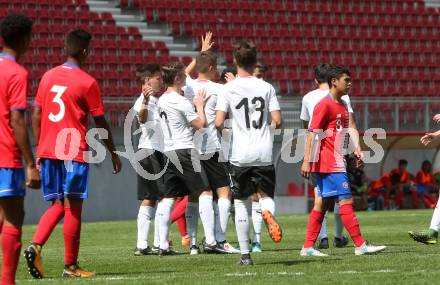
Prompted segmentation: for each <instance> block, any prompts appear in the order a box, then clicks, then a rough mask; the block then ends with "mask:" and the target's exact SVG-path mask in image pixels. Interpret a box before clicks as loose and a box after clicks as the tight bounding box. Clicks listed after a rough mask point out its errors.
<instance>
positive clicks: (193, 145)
mask: <svg viewBox="0 0 440 285" xmlns="http://www.w3.org/2000/svg"><path fill="white" fill-rule="evenodd" d="M0 32H1V36H2V38H3V44H4V46H3V50H2V53H0V69H1V70H2V73H1V74H0V109H1V113H2V115H1V117H0V133H1V135H2V142H1V143H0V152H1V153H2V156H1V157H0V177H1V180H0V207H1V210H2V216H1V218H2V220H1V224H2V226H1V236H2V243H1V246H2V254H3V259H2V284H14V282H15V272H16V268H17V264H18V260H19V253H20V249H21V227H22V223H23V218H24V210H23V199H24V196H25V188H24V184H25V185H26V186H27V187H29V188H40V186H42V189H43V197H44V199H45V200H46V201H48V202H50V203H51V206H50V207H49V208H48V209H47V211H46V212H45V213H44V214H43V216H42V217H41V219H40V221H39V223H38V227H37V230H36V232H35V235H34V237H33V240H32V243H31V245H29V246H28V247H27V248H26V249H25V251H24V256H25V259H26V262H27V265H28V268H29V272H30V274H31V275H32V276H33V277H34V278H43V277H44V276H45V274H44V269H43V265H42V259H41V252H42V248H43V246H44V245H45V243H46V242H47V240H48V238H49V237H50V235H51V233H52V232H53V230H54V228H55V226H56V225H57V224H58V222H59V221H61V219H64V224H63V234H64V242H65V261H64V265H65V266H64V271H63V276H64V277H91V276H93V275H95V273H94V272H88V271H85V270H83V269H81V268H80V267H79V266H78V253H79V244H80V242H79V241H80V232H81V211H82V203H83V200H84V199H86V198H87V197H88V186H87V181H88V168H89V164H88V163H87V161H88V159H87V155H88V152H87V151H88V146H87V143H86V138H85V137H86V135H85V133H86V130H87V125H88V124H87V116H88V114H91V116H92V117H93V119H94V121H95V124H96V127H97V128H100V129H104V131H105V133H106V135H105V136H102V137H103V141H104V143H105V145H106V147H107V149H108V150H109V152H110V153H111V159H112V163H113V173H114V174H116V173H118V172H119V171H120V170H121V166H122V165H121V161H120V159H119V157H118V155H117V154H116V153H115V150H116V149H115V146H114V143H113V139H112V135H111V131H110V129H109V126H108V124H107V122H106V120H105V118H104V108H103V103H102V99H101V94H100V91H99V87H98V84H97V82H96V80H95V79H94V78H93V77H92V76H90V75H89V74H87V73H86V72H84V71H83V70H81V66H82V65H83V64H84V63H85V61H86V59H87V57H88V55H89V49H90V42H91V38H92V36H91V35H90V34H89V33H88V32H86V31H84V30H81V29H77V30H73V31H71V32H69V33H68V34H67V36H66V39H65V53H66V56H67V60H66V62H65V63H63V64H61V65H59V66H57V67H54V68H52V69H51V70H49V71H48V72H46V73H45V74H44V76H43V77H42V79H41V81H40V84H39V88H38V92H37V94H36V97H35V101H34V108H33V113H32V125H33V134H34V137H35V141H36V144H37V155H36V156H37V159H36V160H35V159H34V156H33V154H32V149H31V144H30V142H29V138H28V135H27V130H26V126H25V120H24V110H25V108H26V95H27V84H28V83H27V71H26V70H25V69H24V68H23V67H21V66H20V65H19V64H17V62H16V60H17V59H18V58H19V57H20V56H22V55H23V54H24V53H25V52H26V50H27V49H28V47H29V44H30V39H31V32H32V22H31V20H30V19H29V18H28V17H27V16H25V15H22V14H10V15H8V16H6V17H5V18H4V19H3V21H2V22H1V26H0ZM211 37H212V34H211V33H207V34H206V36H205V37H204V38H202V50H201V52H200V54H199V55H198V56H197V57H196V58H195V59H194V60H193V62H192V63H191V64H190V65H189V66H187V67H184V66H183V65H182V64H180V63H170V64H167V65H165V66H160V65H157V64H147V65H144V66H143V68H140V69H139V70H138V71H139V72H138V76H139V78H140V80H141V83H142V93H141V95H140V96H139V97H138V99H137V100H136V103H135V104H134V108H133V109H134V111H135V112H136V114H137V120H138V121H139V123H140V128H141V137H140V140H139V149H140V151H139V152H138V155H140V159H139V161H140V165H141V167H142V168H143V170H144V171H146V172H147V173H150V174H153V176H154V179H151V177H144V175H141V174H139V175H138V176H139V177H138V199H139V200H141V201H142V202H141V205H140V208H139V213H138V220H137V225H138V235H137V245H136V249H135V254H136V255H149V254H152V253H154V252H157V253H158V254H159V255H161V256H166V255H172V254H174V253H175V252H174V251H173V250H172V248H171V246H170V243H169V229H170V223H171V213H172V210H173V207H174V205H175V203H176V201H179V200H180V199H182V198H183V197H186V196H187V197H186V198H185V199H187V201H188V202H187V204H186V207H185V208H186V209H185V218H186V223H187V233H188V238H189V247H190V253H191V254H198V253H200V248H199V247H198V242H197V228H198V218H199V217H200V219H201V221H202V225H203V229H204V237H205V238H204V241H203V243H202V249H203V251H204V252H206V253H234V252H239V253H240V254H241V257H240V261H239V264H240V265H252V264H253V262H252V259H251V256H250V252H252V251H253V250H252V249H251V247H250V243H249V210H248V200H249V198H250V197H252V200H253V205H255V209H258V211H256V213H259V215H260V221H261V220H262V221H264V222H265V224H266V226H267V229H268V232H269V235H270V237H271V239H272V240H273V241H274V242H276V243H279V242H280V241H281V240H282V230H281V226H280V225H279V223H278V222H277V221H276V219H275V217H274V215H275V202H274V192H275V169H274V166H273V163H272V149H273V137H274V133H275V130H276V129H279V128H280V126H281V123H282V117H281V112H280V106H279V103H278V100H277V97H276V92H275V89H274V88H273V86H272V85H271V84H269V83H268V82H266V81H264V80H263V79H261V78H259V77H261V76H256V75H257V74H258V73H259V72H260V71H259V70H258V69H256V66H257V50H256V48H255V46H253V45H252V44H251V43H249V42H247V41H240V42H238V43H237V44H236V45H235V46H234V51H233V53H234V63H235V65H236V74H232V73H226V74H225V76H224V81H226V82H227V83H226V84H224V85H223V84H219V83H215V82H213V80H214V79H215V78H216V74H217V56H216V54H215V53H214V52H213V51H212V50H211V47H212V45H213V42H212V41H211ZM194 71H195V72H197V74H198V77H197V78H196V79H193V78H191V74H192V73H193V72H194ZM315 77H316V79H315V80H316V83H317V84H318V88H317V89H316V90H314V91H312V92H310V93H309V94H307V95H306V96H304V98H303V108H302V112H301V119H302V120H303V121H304V125H305V127H306V128H307V129H308V130H309V133H308V135H307V139H306V147H305V153H304V161H303V164H302V167H301V174H302V176H303V177H305V178H308V179H310V181H311V183H312V184H313V185H314V186H315V203H314V207H313V210H312V212H311V214H310V216H309V222H308V226H307V233H306V238H305V241H304V244H303V248H302V250H301V252H300V255H301V256H326V254H324V253H322V252H320V251H318V250H317V249H315V247H314V245H315V242H316V240H317V238H318V235H319V234H320V231H321V230H324V231H326V227H325V226H324V227H322V225H323V222H324V224H325V219H324V218H325V215H326V212H327V211H328V210H329V209H331V208H333V207H334V209H335V216H336V227H337V231H336V232H335V242H334V244H335V246H337V247H342V246H345V245H346V244H347V242H348V240H347V238H346V237H345V236H343V234H342V230H343V227H345V229H346V230H347V232H348V233H349V235H350V237H351V238H352V240H353V242H354V245H355V254H356V255H363V254H371V253H377V252H380V251H383V250H384V249H385V248H386V247H385V246H374V245H371V244H369V243H367V242H366V241H365V240H364V238H363V236H362V235H361V233H360V229H359V224H358V221H357V219H356V216H355V214H354V210H353V198H352V196H351V191H350V187H349V180H348V177H347V174H346V169H345V167H346V166H345V158H344V154H345V149H346V148H347V143H348V140H350V139H351V140H354V144H355V145H356V150H355V152H354V154H355V157H356V159H357V160H358V162H359V163H361V158H362V157H361V152H360V149H359V146H358V145H359V144H358V142H356V139H355V137H356V136H353V135H351V134H350V135H349V134H348V129H349V128H352V129H353V128H354V129H355V128H356V126H355V123H354V120H353V116H352V115H351V113H352V112H353V110H352V109H351V106H350V101H349V98H348V96H347V94H348V91H349V89H350V87H351V77H350V72H349V70H348V69H346V68H344V67H341V66H335V65H329V64H322V65H320V66H318V67H317V68H316V69H315ZM163 87H165V91H164V88H163ZM66 130H68V132H74V133H77V134H79V136H74V135H66ZM60 134H64V135H63V136H61V137H63V138H64V141H63V143H61V145H60V143H59V141H60ZM77 137H78V138H79V139H75V138H77ZM430 139H433V137H430ZM57 142H58V143H57ZM60 148H61V150H60ZM72 148H76V149H77V150H78V151H75V152H74V154H73V155H71V156H70V157H63V154H64V153H65V149H72ZM69 153H71V152H70V151H69ZM22 160H24V162H25V168H23V165H22ZM25 172H26V175H25ZM138 173H140V172H138ZM25 176H26V178H25ZM25 180H26V183H24V181H25ZM335 202H336V203H335ZM232 205H233V210H234V211H233V212H234V216H235V218H234V221H235V227H236V234H237V239H238V245H239V249H234V248H233V247H232V246H231V245H230V244H229V243H228V242H227V241H226V238H225V235H226V231H227V225H228V220H229V217H230V213H231V210H232V209H231V208H232ZM436 211H437V210H436ZM252 217H253V218H254V219H257V220H258V218H259V217H258V215H252ZM153 218H154V242H153V246H152V247H150V246H149V245H148V238H149V231H150V225H151V224H152V220H153ZM257 224H258V223H257ZM256 227H257V231H258V225H257V226H256ZM259 227H260V230H261V223H260V226H259ZM437 231H438V228H437ZM323 234H324V235H325V234H326V233H321V236H322V235H323ZM259 243H260V240H259V238H258V239H257V240H256V241H255V244H258V246H259ZM255 244H254V245H255ZM258 246H257V247H258Z"/></svg>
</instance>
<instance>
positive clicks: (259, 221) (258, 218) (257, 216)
mask: <svg viewBox="0 0 440 285" xmlns="http://www.w3.org/2000/svg"><path fill="white" fill-rule="evenodd" d="M252 225H253V228H254V238H253V239H252V243H261V228H262V226H263V216H262V215H261V207H260V202H258V201H257V202H255V201H252Z"/></svg>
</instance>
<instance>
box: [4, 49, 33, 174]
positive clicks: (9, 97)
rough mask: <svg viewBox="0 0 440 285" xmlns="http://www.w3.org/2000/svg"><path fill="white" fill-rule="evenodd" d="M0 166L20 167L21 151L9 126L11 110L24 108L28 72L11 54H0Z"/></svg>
mask: <svg viewBox="0 0 440 285" xmlns="http://www.w3.org/2000/svg"><path fill="white" fill-rule="evenodd" d="M0 70H1V72H0V138H1V139H0V153H1V155H0V168H21V167H23V165H22V162H21V151H20V149H19V148H18V145H17V141H16V140H15V135H14V131H13V130H12V126H11V112H12V111H15V110H24V109H26V95H27V91H28V90H27V89H28V73H27V71H26V70H25V69H24V68H23V67H22V66H20V65H19V64H18V63H16V62H15V59H14V58H13V57H12V56H9V55H6V54H0Z"/></svg>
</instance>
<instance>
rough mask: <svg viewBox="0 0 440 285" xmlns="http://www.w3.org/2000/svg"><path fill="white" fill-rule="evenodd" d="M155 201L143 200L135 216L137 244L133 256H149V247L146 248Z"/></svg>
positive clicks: (150, 251) (150, 252)
mask: <svg viewBox="0 0 440 285" xmlns="http://www.w3.org/2000/svg"><path fill="white" fill-rule="evenodd" d="M155 206H156V200H143V201H142V203H141V205H140V207H139V212H138V216H137V244H136V249H135V251H134V255H137V256H140V255H150V254H152V250H151V247H149V246H148V236H149V235H150V227H151V220H152V219H153V216H154V213H155Z"/></svg>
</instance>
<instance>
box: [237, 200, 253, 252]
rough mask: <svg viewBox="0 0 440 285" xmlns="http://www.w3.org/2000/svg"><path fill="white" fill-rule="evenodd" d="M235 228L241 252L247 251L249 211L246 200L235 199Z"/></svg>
mask: <svg viewBox="0 0 440 285" xmlns="http://www.w3.org/2000/svg"><path fill="white" fill-rule="evenodd" d="M234 207H235V229H236V231H237V239H238V244H239V245H240V252H241V254H248V253H249V213H248V209H247V206H246V201H243V200H239V199H235V200H234Z"/></svg>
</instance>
